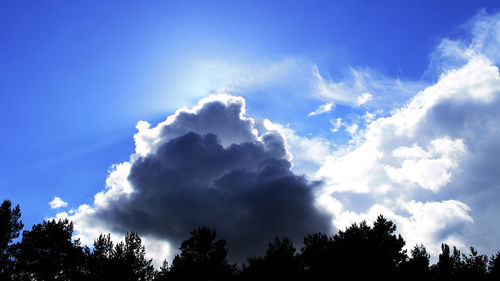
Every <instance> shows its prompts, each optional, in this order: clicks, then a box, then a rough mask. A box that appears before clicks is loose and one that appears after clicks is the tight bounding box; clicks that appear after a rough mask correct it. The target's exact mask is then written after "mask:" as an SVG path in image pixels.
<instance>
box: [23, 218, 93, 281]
mask: <svg viewBox="0 0 500 281" xmlns="http://www.w3.org/2000/svg"><path fill="white" fill-rule="evenodd" d="M72 234H73V223H71V222H69V221H68V220H67V219H65V220H58V221H56V220H50V221H44V222H43V223H41V224H36V225H33V227H32V229H31V230H30V231H24V232H23V238H22V241H21V243H20V244H19V249H18V252H17V260H18V267H19V268H18V269H19V274H20V279H22V280H44V281H50V280H83V278H84V276H83V275H84V265H85V254H84V252H83V248H82V247H81V246H80V243H79V241H78V240H76V241H72V240H71V238H72Z"/></svg>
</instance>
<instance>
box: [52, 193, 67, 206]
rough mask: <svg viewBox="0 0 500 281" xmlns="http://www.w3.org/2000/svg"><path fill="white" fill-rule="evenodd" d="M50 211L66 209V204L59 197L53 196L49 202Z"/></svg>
mask: <svg viewBox="0 0 500 281" xmlns="http://www.w3.org/2000/svg"><path fill="white" fill-rule="evenodd" d="M49 205H50V208H51V209H58V208H62V207H67V206H68V203H67V202H64V201H63V200H62V199H61V198H60V197H57V196H54V199H52V201H50V202H49Z"/></svg>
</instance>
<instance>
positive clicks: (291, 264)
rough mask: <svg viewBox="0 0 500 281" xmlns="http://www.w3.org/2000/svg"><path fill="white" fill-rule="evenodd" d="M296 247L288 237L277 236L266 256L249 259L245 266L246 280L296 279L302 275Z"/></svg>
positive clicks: (270, 244) (244, 274)
mask: <svg viewBox="0 0 500 281" xmlns="http://www.w3.org/2000/svg"><path fill="white" fill-rule="evenodd" d="M295 252H296V249H295V247H294V246H293V242H292V240H290V239H289V238H288V237H286V236H285V237H283V238H281V239H280V238H279V237H276V238H275V239H274V241H273V242H272V243H269V245H268V247H267V250H266V255H265V256H264V257H253V258H249V259H248V266H245V267H244V268H243V277H244V279H246V280H263V279H271V278H272V279H274V280H296V279H298V278H299V276H300V267H299V259H298V257H297V256H296V254H295Z"/></svg>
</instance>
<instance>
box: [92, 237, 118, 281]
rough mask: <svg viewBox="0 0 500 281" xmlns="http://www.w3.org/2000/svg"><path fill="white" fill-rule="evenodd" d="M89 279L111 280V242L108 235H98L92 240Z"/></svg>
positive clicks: (112, 273)
mask: <svg viewBox="0 0 500 281" xmlns="http://www.w3.org/2000/svg"><path fill="white" fill-rule="evenodd" d="M88 256H89V275H90V276H89V277H90V278H89V279H92V280H96V281H101V280H112V278H113V276H114V269H113V242H112V241H111V237H110V234H108V235H104V234H101V235H99V238H97V239H96V240H94V249H93V251H92V253H90V254H89V255H88Z"/></svg>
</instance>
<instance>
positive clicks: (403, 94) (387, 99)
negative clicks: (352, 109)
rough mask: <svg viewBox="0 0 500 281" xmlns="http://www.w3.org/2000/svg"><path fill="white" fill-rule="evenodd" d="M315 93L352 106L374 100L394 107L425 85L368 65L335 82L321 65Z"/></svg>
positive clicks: (375, 104)
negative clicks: (393, 76) (324, 71)
mask: <svg viewBox="0 0 500 281" xmlns="http://www.w3.org/2000/svg"><path fill="white" fill-rule="evenodd" d="M313 76H314V77H315V78H316V82H315V89H313V91H314V92H313V93H314V96H315V97H316V98H318V99H320V100H322V101H325V102H330V103H338V104H344V105H349V106H360V105H364V104H366V103H368V102H369V101H373V102H372V103H371V106H379V107H381V106H385V107H389V108H390V107H391V106H392V105H393V103H394V102H396V103H400V102H405V101H406V100H407V99H408V98H409V97H411V96H412V95H413V94H414V93H415V92H417V91H419V90H421V89H423V88H424V86H425V84H424V83H422V82H418V81H402V80H400V79H399V78H391V77H387V76H385V75H383V74H381V73H379V72H377V71H374V70H371V69H368V68H365V69H356V68H350V69H349V71H348V72H347V73H346V75H345V77H344V79H343V80H341V81H339V82H334V81H332V80H330V79H326V78H324V77H323V76H322V75H321V73H320V71H319V69H318V68H317V67H314V68H313Z"/></svg>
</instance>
